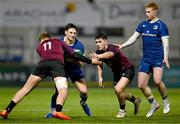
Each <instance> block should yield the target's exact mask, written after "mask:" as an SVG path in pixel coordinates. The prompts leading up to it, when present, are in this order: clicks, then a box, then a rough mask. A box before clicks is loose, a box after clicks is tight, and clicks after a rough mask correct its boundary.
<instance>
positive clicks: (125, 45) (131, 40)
mask: <svg viewBox="0 0 180 124" xmlns="http://www.w3.org/2000/svg"><path fill="white" fill-rule="evenodd" d="M139 36H140V34H139V33H138V32H134V34H133V35H132V36H131V37H130V38H129V39H128V40H127V41H126V42H125V43H123V44H122V48H125V47H127V46H130V45H132V44H133V43H135V42H136V40H137V39H138V38H139Z"/></svg>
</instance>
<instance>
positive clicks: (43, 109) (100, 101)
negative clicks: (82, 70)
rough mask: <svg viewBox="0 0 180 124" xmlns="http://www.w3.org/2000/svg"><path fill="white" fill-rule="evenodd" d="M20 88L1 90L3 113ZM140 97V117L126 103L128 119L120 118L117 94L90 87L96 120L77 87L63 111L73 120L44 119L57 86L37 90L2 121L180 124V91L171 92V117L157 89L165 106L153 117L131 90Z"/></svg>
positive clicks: (25, 123) (16, 123)
mask: <svg viewBox="0 0 180 124" xmlns="http://www.w3.org/2000/svg"><path fill="white" fill-rule="evenodd" d="M18 89H19V88H8V87H1V88H0V110H3V109H4V108H5V107H6V106H7V104H8V103H9V101H10V100H11V98H12V97H13V95H14V94H15V92H16V91H17V90H18ZM128 90H129V91H131V92H132V93H133V94H135V95H136V96H140V97H141V98H142V104H141V105H140V111H139V113H138V114H137V115H134V114H133V109H134V108H133V104H132V103H130V102H126V103H127V104H126V111H127V115H128V116H127V117H125V118H116V117H115V116H116V114H117V112H118V109H119V107H118V106H119V105H118V102H117V99H116V96H115V93H114V89H113V87H110V88H98V87H97V88H89V91H88V95H89V98H88V101H87V102H88V104H89V106H90V108H91V111H92V113H93V116H92V117H88V116H86V115H85V114H84V112H83V110H82V108H81V106H80V104H79V99H80V98H79V92H78V91H77V89H76V88H72V87H71V88H69V95H68V98H67V101H66V103H65V105H64V108H63V111H64V112H65V113H66V114H67V115H69V116H71V118H72V119H71V120H68V121H64V120H59V119H55V118H51V119H45V118H43V116H44V115H45V114H46V113H47V112H48V110H49V103H50V97H51V94H52V93H53V92H54V90H53V87H50V88H41V87H37V88H35V89H34V90H33V91H32V92H31V93H30V94H29V95H28V96H27V97H25V98H24V99H23V100H22V101H21V102H20V103H19V104H18V105H17V106H16V107H15V108H14V110H13V111H12V112H11V114H10V115H9V118H8V119H2V118H0V123H2V124H32V123H33V124H47V123H48V124H57V123H58V124H60V123H63V124H64V123H75V124H79V123H80V124H113V123H120V124H130V123H133V124H134V123H138V124H140V123H146V124H147V123H150V124H157V123H166V124H167V123H169V124H172V123H180V102H179V98H180V97H179V95H180V89H168V96H169V101H170V102H171V111H170V113H168V114H167V115H164V114H163V112H162V100H161V98H160V95H159V93H158V92H157V90H156V89H153V92H154V96H155V98H156V99H157V101H158V102H159V103H160V104H161V108H160V109H159V110H158V111H157V112H156V113H155V115H154V116H153V117H151V118H146V117H145V115H146V113H147V111H148V110H149V108H150V105H149V104H148V102H147V100H146V99H145V97H144V96H143V95H142V93H141V92H140V91H139V90H138V89H137V88H130V89H128Z"/></svg>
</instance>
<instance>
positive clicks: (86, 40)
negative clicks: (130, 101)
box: [0, 0, 180, 87]
mask: <svg viewBox="0 0 180 124" xmlns="http://www.w3.org/2000/svg"><path fill="white" fill-rule="evenodd" d="M147 2H152V1H149V0H0V86H20V85H22V84H23V83H24V82H25V81H26V78H27V77H28V76H29V74H30V73H31V72H32V70H33V68H34V66H35V65H36V64H37V63H38V61H39V57H38V55H37V53H36V50H35V49H36V47H37V45H38V36H39V34H40V33H41V32H49V33H50V34H52V35H53V36H55V37H59V36H60V35H62V34H63V32H64V26H65V25H66V24H67V23H74V24H75V25H77V26H78V27H79V34H78V38H79V39H80V40H81V41H82V42H83V44H84V46H85V50H86V51H85V53H86V55H87V54H88V53H89V52H90V51H92V50H95V49H96V47H95V42H94V37H95V36H96V34H97V33H100V32H105V33H106V34H108V36H109V41H110V43H119V44H121V43H123V42H124V41H126V40H127V39H128V38H129V37H130V36H131V35H132V33H133V32H134V30H135V29H136V26H137V25H138V24H139V23H140V22H141V21H142V20H144V19H145V13H144V5H145V4H146V3H147ZM155 2H157V3H158V4H159V6H160V12H159V18H160V19H161V20H163V21H164V22H165V23H166V24H167V26H168V28H169V33H170V54H169V58H170V64H171V69H170V70H167V69H166V68H165V71H164V76H163V78H164V80H165V83H166V85H167V86H168V87H180V82H179V80H180V1H179V0H156V1H155ZM141 45H142V41H141V38H140V39H139V40H138V41H137V42H136V43H135V44H134V45H133V46H130V47H128V48H126V49H123V52H124V53H125V54H126V55H127V56H128V58H130V59H131V60H132V61H133V62H134V64H135V66H136V71H137V70H138V65H139V61H140V58H141ZM83 68H84V71H85V74H86V79H87V81H90V82H93V81H96V80H97V73H96V68H95V66H92V65H87V64H85V65H84V67H83ZM104 80H105V81H112V76H111V71H110V70H109V69H108V68H107V67H106V66H105V69H104ZM136 80H137V75H136V76H135V78H134V80H133V83H132V85H133V86H135V85H136Z"/></svg>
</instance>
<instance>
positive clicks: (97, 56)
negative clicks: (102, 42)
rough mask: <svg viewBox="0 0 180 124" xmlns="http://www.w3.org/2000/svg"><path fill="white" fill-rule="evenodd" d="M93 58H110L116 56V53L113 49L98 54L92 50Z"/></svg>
mask: <svg viewBox="0 0 180 124" xmlns="http://www.w3.org/2000/svg"><path fill="white" fill-rule="evenodd" d="M89 56H90V57H91V58H98V59H110V58H112V57H113V56H114V53H113V52H111V51H108V52H105V53H102V54H96V53H95V52H91V53H90V54H89Z"/></svg>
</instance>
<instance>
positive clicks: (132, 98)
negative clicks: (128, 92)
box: [130, 95, 136, 103]
mask: <svg viewBox="0 0 180 124" xmlns="http://www.w3.org/2000/svg"><path fill="white" fill-rule="evenodd" d="M135 100H136V98H135V97H134V96H133V95H132V97H131V99H130V101H131V102H132V103H134V102H135Z"/></svg>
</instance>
